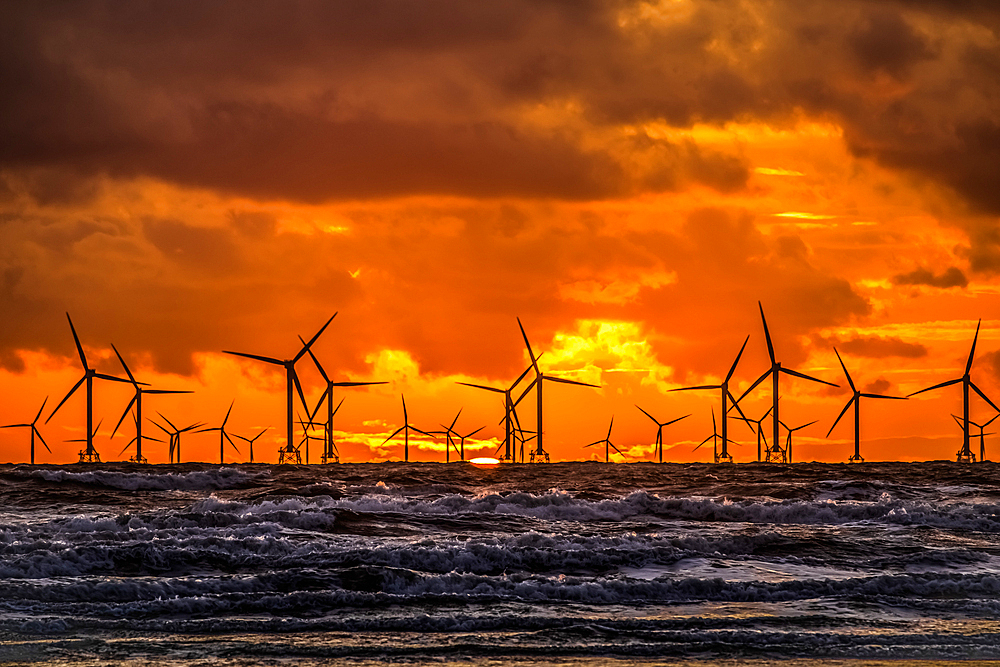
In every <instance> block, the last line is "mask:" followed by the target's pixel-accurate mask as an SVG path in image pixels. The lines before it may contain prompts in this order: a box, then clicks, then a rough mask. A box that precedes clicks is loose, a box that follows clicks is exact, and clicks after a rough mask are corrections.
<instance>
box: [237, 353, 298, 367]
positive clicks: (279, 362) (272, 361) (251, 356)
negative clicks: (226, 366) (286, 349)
mask: <svg viewBox="0 0 1000 667" xmlns="http://www.w3.org/2000/svg"><path fill="white" fill-rule="evenodd" d="M222 353H223V354H231V355H233V356H234V357H246V358H247V359H256V360H257V361H263V362H264V363H265V364H274V365H276V366H284V365H285V362H284V361H282V360H281V359H275V358H274V357H264V356H261V355H259V354H248V353H246V352H231V351H229V350H223V351H222Z"/></svg>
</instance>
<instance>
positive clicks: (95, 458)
mask: <svg viewBox="0 0 1000 667" xmlns="http://www.w3.org/2000/svg"><path fill="white" fill-rule="evenodd" d="M77 386H79V384H77ZM103 423H104V420H103V419H102V420H101V421H99V422H97V428H95V429H94V430H93V432H91V433H87V437H86V438H73V439H72V440H67V441H66V442H85V443H87V449H85V450H81V451H80V463H100V462H101V455H100V454H98V453H97V450H96V449H94V438H96V437H97V432H98V431H100V430H101V424H103Z"/></svg>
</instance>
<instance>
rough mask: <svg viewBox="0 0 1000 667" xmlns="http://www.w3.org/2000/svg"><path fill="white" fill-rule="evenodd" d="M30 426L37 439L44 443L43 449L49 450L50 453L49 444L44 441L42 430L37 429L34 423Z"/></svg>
mask: <svg viewBox="0 0 1000 667" xmlns="http://www.w3.org/2000/svg"><path fill="white" fill-rule="evenodd" d="M31 428H32V429H33V430H34V431H35V435H37V436H38V439H39V440H41V441H42V444H43V445H45V449H46V450H47V451H48V452H49V454H51V453H52V450H51V449H49V444H48V443H47V442H45V438H43V437H42V432H41V431H39V430H38V428H37V427H36V426H35V425H34V424H32V425H31Z"/></svg>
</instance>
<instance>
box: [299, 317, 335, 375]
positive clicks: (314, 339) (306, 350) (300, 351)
mask: <svg viewBox="0 0 1000 667" xmlns="http://www.w3.org/2000/svg"><path fill="white" fill-rule="evenodd" d="M336 316H337V313H334V314H333V315H331V316H330V319H328V320H327V321H326V324H324V325H323V326H321V327H320V328H319V331H317V332H316V335H315V336H313V337H312V338H310V339H309V342H308V343H306V345H305V347H303V348H302V349H301V350H299V353H298V354H296V355H295V356H294V357H293V358H292V362H293V363H294V362H296V361H298V360H299V359H301V358H302V355H303V354H305V353H306V352H308V351H309V348H311V347H312V345H313V343H315V342H316V341H317V340H318V339H319V337H320V336H321V335H322V334H323V332H324V331H326V328H327V327H328V326H330V322H333V318H334V317H336Z"/></svg>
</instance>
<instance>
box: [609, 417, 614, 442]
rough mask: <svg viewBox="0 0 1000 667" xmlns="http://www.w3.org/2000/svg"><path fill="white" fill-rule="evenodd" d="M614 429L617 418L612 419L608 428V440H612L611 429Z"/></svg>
mask: <svg viewBox="0 0 1000 667" xmlns="http://www.w3.org/2000/svg"><path fill="white" fill-rule="evenodd" d="M614 427H615V418H614V417H612V418H611V425H610V426H608V440H610V439H611V429H613V428H614Z"/></svg>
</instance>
